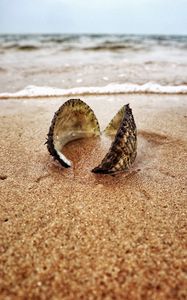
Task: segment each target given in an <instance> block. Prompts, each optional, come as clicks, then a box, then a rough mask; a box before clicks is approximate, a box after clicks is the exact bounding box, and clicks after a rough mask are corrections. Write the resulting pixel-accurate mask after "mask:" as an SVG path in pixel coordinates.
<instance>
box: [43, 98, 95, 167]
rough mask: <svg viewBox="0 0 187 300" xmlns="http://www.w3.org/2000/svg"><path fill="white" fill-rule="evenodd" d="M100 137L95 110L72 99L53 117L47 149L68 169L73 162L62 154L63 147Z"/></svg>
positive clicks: (78, 100)
mask: <svg viewBox="0 0 187 300" xmlns="http://www.w3.org/2000/svg"><path fill="white" fill-rule="evenodd" d="M98 135H100V128H99V123H98V121H97V118H96V116H95V114H94V112H93V110H92V109H91V108H90V107H89V106H88V105H87V104H86V103H84V102H83V101H81V100H80V99H70V100H68V101H66V102H65V103H64V104H63V105H62V106H61V107H60V108H59V110H58V111H57V112H56V113H55V115H54V117H53V120H52V123H51V126H50V128H49V133H48V139H47V142H46V143H47V148H48V151H49V153H50V154H51V155H52V156H53V157H54V158H55V159H57V160H58V161H59V162H60V164H61V165H62V166H63V167H65V168H68V167H70V166H71V162H70V161H69V160H68V159H67V158H66V157H65V156H64V155H63V154H62V152H61V151H62V147H63V146H64V145H65V144H67V143H68V142H70V141H73V140H76V139H80V138H85V137H93V136H98Z"/></svg>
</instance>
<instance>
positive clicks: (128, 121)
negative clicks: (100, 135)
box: [92, 104, 137, 174]
mask: <svg viewBox="0 0 187 300" xmlns="http://www.w3.org/2000/svg"><path fill="white" fill-rule="evenodd" d="M104 133H105V134H106V135H108V136H114V141H113V142H112V144H111V147H110V149H109V151H108V153H107V154H106V156H105V157H104V159H103V160H102V162H101V164H99V166H97V167H96V168H94V169H93V170H92V172H94V173H103V174H110V173H118V172H121V171H125V170H128V169H129V168H130V166H131V164H132V163H133V162H134V160H135V158H136V153H137V130H136V124H135V121H134V118H133V115H132V110H131V108H130V107H129V104H127V105H124V106H123V107H122V108H121V109H120V111H119V112H118V113H117V114H116V115H115V116H114V118H113V119H112V120H111V122H110V123H109V125H108V126H107V127H106V129H105V130H104Z"/></svg>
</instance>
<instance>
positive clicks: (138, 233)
mask: <svg viewBox="0 0 187 300" xmlns="http://www.w3.org/2000/svg"><path fill="white" fill-rule="evenodd" d="M74 97H75V96H74ZM78 98H79V97H78ZM80 98H82V100H84V101H85V102H86V103H88V104H89V105H90V106H91V108H92V109H93V110H94V112H95V114H96V116H97V117H98V119H99V122H100V124H101V129H103V128H104V127H105V125H106V124H107V123H108V122H109V121H110V119H111V118H112V117H113V115H114V114H115V113H116V112H117V111H118V109H119V108H120V107H121V106H122V105H123V104H124V102H125V104H126V103H130V106H131V108H132V110H133V115H134V118H135V122H136V124H137V129H138V156H137V159H136V161H135V163H134V165H133V167H132V169H131V170H130V172H128V173H125V174H119V175H117V176H114V177H112V176H109V175H95V174H93V173H91V172H90V170H91V167H92V165H93V164H94V163H96V161H97V160H100V158H101V156H102V154H103V153H102V151H103V150H102V149H101V148H100V146H99V145H98V144H97V147H96V148H97V149H95V145H94V143H93V144H91V143H84V141H75V142H72V143H71V144H69V145H67V146H66V149H65V151H66V155H67V156H68V154H69V156H70V158H71V160H72V161H73V162H74V167H73V168H70V169H67V170H65V169H63V168H61V167H60V166H59V165H58V164H56V163H54V162H53V160H52V158H51V157H50V155H49V153H48V152H47V149H46V146H45V145H44V142H45V138H46V136H47V132H48V129H49V126H50V122H51V120H52V117H53V114H54V113H55V111H56V110H57V109H58V108H59V106H60V105H61V104H62V103H63V102H64V101H66V100H67V97H61V99H57V98H51V99H50V100H49V99H41V98H38V99H35V100H31V99H29V100H27V99H22V100H18V99H12V100H0V121H1V126H2V130H1V135H2V138H1V141H0V143H1V152H0V160H1V165H0V189H1V193H0V204H1V212H0V222H1V225H2V226H1V228H0V274H2V275H1V276H0V299H1V297H2V299H8V298H10V297H11V299H18V298H19V299H25V297H27V296H28V295H29V298H30V299H36V298H37V299H45V297H46V295H47V296H48V297H49V298H50V299H62V298H63V299H75V298H76V299H89V298H91V297H92V298H94V299H104V298H105V297H108V299H112V297H113V298H116V299H127V300H128V299H129V300H135V299H155V298H156V299H158V300H159V299H175V300H177V299H183V298H185V297H186V296H187V294H186V289H185V288H186V285H185V255H186V242H187V240H186V230H185V228H186V219H187V218H186V217H187V215H186V210H185V206H186V193H187V190H186V187H185V178H186V173H187V169H186V151H187V132H186V128H187V113H186V111H187V101H186V100H187V96H186V95H169V96H168V95H153V94H149V95H148V94H141V95H139V94H136V95H135V94H133V95H124V96H123V95H107V96H101V95H99V96H84V97H80ZM77 157H79V161H77ZM81 297H82V298H81Z"/></svg>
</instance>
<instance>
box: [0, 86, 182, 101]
mask: <svg viewBox="0 0 187 300" xmlns="http://www.w3.org/2000/svg"><path fill="white" fill-rule="evenodd" d="M133 93H135V94H139V93H150V94H187V85H179V86H172V85H160V84H157V83H153V82H147V83H145V84H143V85H138V84H131V83H124V84H115V83H113V84H108V85H106V86H95V87H89V86H87V87H74V88H70V89H61V88H54V87H48V86H43V87H40V86H34V85H29V86H27V87H26V88H24V89H23V90H20V91H18V92H15V93H0V99H9V98H17V99H18V98H37V97H60V96H75V95H112V94H133Z"/></svg>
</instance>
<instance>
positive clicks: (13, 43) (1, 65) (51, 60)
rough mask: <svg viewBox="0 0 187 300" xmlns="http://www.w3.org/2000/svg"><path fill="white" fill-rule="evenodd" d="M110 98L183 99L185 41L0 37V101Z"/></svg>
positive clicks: (186, 38) (141, 37)
mask: <svg viewBox="0 0 187 300" xmlns="http://www.w3.org/2000/svg"><path fill="white" fill-rule="evenodd" d="M113 93H170V94H176V93H183V94H187V36H159V35H157V36H156V35H154V36H146V35H1V36H0V98H9V97H15V98H19V97H37V96H45V97H46V96H62V95H75V94H80V95H82V94H113Z"/></svg>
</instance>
